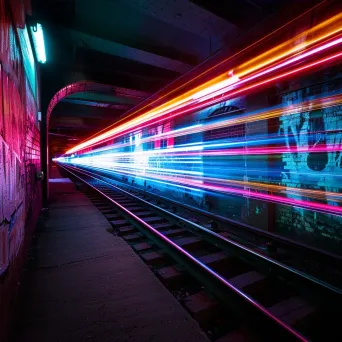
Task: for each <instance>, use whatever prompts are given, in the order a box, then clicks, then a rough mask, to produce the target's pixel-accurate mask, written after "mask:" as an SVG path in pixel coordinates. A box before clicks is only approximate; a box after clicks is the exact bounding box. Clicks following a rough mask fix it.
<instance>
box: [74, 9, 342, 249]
mask: <svg viewBox="0 0 342 342" xmlns="http://www.w3.org/2000/svg"><path fill="white" fill-rule="evenodd" d="M335 5H336V3H335ZM335 5H334V6H335ZM339 6H340V5H339ZM336 13H341V11H340V8H335V7H327V8H325V9H324V11H323V10H322V8H321V9H320V10H317V11H310V12H309V13H307V14H306V15H305V16H304V17H302V18H300V20H297V21H294V22H291V25H289V26H287V27H286V28H285V29H283V30H279V32H277V33H276V34H275V35H274V36H273V35H272V38H270V40H266V41H265V42H264V43H262V44H260V46H259V44H258V48H257V52H258V51H259V54H260V53H261V52H263V51H272V50H270V49H272V48H274V47H277V46H278V45H279V44H280V43H281V42H288V43H289V46H288V48H289V49H290V48H294V47H296V46H303V45H302V43H304V42H306V41H310V39H311V38H312V36H311V35H312V31H310V30H309V29H311V28H315V27H316V28H317V24H318V23H321V22H323V20H326V19H327V18H331V16H332V15H333V14H336ZM308 32H311V33H308ZM259 49H260V50H259ZM261 50H262V51H261ZM260 51H261V52H260ZM255 53H256V52H255V50H254V51H253V50H252V51H250V52H248V54H247V56H246V57H244V56H242V60H243V58H246V60H248V58H253V57H255V56H258V53H256V54H255ZM313 56H314V54H313ZM306 57H307V56H306ZM317 58H318V57H317ZM308 60H309V61H310V59H308ZM315 61H316V59H315ZM306 62H307V61H306V58H304V61H303V62H302V63H306ZM239 63H241V61H238V60H236V61H234V59H233V60H232V61H229V62H227V64H224V63H223V65H224V67H225V72H226V71H227V70H235V67H238V66H239ZM340 66H341V63H340V61H337V60H336V61H335V62H328V61H327V60H325V63H322V64H320V66H319V67H317V68H316V67H315V68H313V69H312V70H311V71H310V72H303V73H298V74H297V73H295V72H293V73H291V74H290V73H289V74H288V76H289V77H285V78H284V79H280V80H279V81H273V80H272V82H269V83H265V84H262V86H258V87H255V88H253V90H251V91H246V92H245V93H244V95H243V96H238V95H235V94H239V93H238V92H236V93H235V94H234V95H232V96H231V98H230V99H229V100H226V101H222V100H221V103H218V104H215V105H214V106H211V107H208V108H206V109H203V110H199V111H193V112H190V111H189V112H186V113H185V114H184V115H173V113H171V114H170V113H169V114H170V115H165V117H164V119H163V120H159V121H157V122H158V123H157V124H155V125H154V124H151V125H150V126H148V128H140V127H139V126H138V127H131V128H130V131H129V132H128V133H127V134H126V133H124V134H122V135H118V137H117V138H114V139H113V141H104V142H102V145H101V143H100V144H99V145H97V146H96V147H95V148H94V159H93V160H92V158H91V157H90V158H87V156H84V157H85V161H84V162H82V158H81V157H82V156H81V155H82V153H88V152H89V150H87V148H85V149H84V150H83V151H81V152H80V153H79V155H76V157H75V158H73V157H72V158H71V160H73V161H72V162H74V163H75V164H78V165H85V166H91V167H94V168H95V169H96V168H97V169H99V168H100V167H99V166H98V164H97V163H98V162H99V163H101V162H102V161H101V158H99V159H95V158H97V157H96V156H95V154H96V153H97V152H96V148H101V147H105V145H107V148H108V149H110V146H113V151H114V152H119V153H121V152H124V154H125V155H124V156H122V155H121V156H120V155H116V156H110V155H109V156H108V157H107V158H108V159H106V157H104V160H105V163H103V164H102V165H103V168H101V170H103V169H105V170H108V171H109V172H107V174H110V175H111V177H116V178H120V179H123V180H124V181H127V182H129V183H132V184H135V185H137V186H140V187H146V188H147V189H148V190H149V191H152V192H155V193H157V194H160V195H164V196H167V197H171V198H173V199H175V200H177V201H179V202H184V203H187V204H190V205H193V206H198V207H200V208H203V209H206V210H209V211H211V212H213V213H216V214H220V215H222V216H225V217H228V218H230V219H234V220H237V221H240V222H242V223H245V224H248V225H251V226H254V227H257V228H259V229H263V230H268V231H270V232H272V233H278V234H280V235H282V236H285V237H290V238H291V239H294V240H297V241H299V242H304V243H306V244H309V245H313V246H315V247H319V248H322V249H325V250H327V251H334V252H336V253H339V254H341V250H342V249H341V244H342V230H341V223H342V216H341V214H340V213H341V200H340V195H339V194H340V193H341V192H342V182H341V177H342V168H341V165H342V164H341V152H340V149H341V146H342V145H341V144H342V140H341V127H342V126H341V123H342V110H341V106H340V105H335V104H334V105H332V104H330V105H327V106H325V105H323V106H317V103H318V102H320V103H322V104H325V103H326V102H329V98H330V97H331V96H336V95H338V96H340V95H341V94H342V73H341V67H340ZM286 70H287V69H286ZM289 70H290V69H289ZM276 75H277V73H276V72H275V73H274V76H276ZM261 79H262V77H261ZM187 90H188V89H187ZM179 93H180V92H179ZM177 94H178V93H177ZM315 103H316V104H315ZM314 104H315V105H314ZM304 107H305V108H306V109H305V110H304V109H303V108H304ZM231 108H236V109H237V110H238V111H236V110H235V111H234V110H230V109H231ZM279 108H282V111H281V114H279V116H276V117H272V116H271V117H272V119H268V118H269V116H268V115H266V114H267V113H268V114H269V111H273V110H277V109H279ZM291 108H296V109H295V112H293V110H294V109H291ZM217 111H218V112H220V113H219V115H220V117H221V118H222V122H224V120H226V119H229V118H230V117H234V115H236V116H238V115H240V113H243V115H244V116H243V117H244V118H245V117H248V116H249V115H253V114H255V113H258V112H267V113H266V114H265V115H266V116H261V117H262V119H261V118H260V119H258V120H257V121H254V122H253V121H248V120H246V119H245V120H246V123H243V124H242V125H241V124H239V125H233V124H232V125H231V126H232V127H228V129H227V130H226V134H225V135H223V134H222V132H221V133H220V134H219V136H218V137H216V138H214V139H217V142H218V143H221V142H225V143H228V145H226V146H229V147H228V148H227V149H230V148H232V147H234V146H236V145H234V144H236V141H235V140H234V139H236V138H239V139H240V143H241V141H242V144H240V145H239V146H242V149H241V150H240V151H239V154H238V155H230V156H229V153H228V154H227V155H226V156H222V155H219V154H217V153H216V154H211V155H214V156H215V157H214V158H212V157H210V156H209V157H208V155H209V154H207V155H206V156H204V157H203V156H202V155H204V153H203V154H202V153H197V156H198V159H197V160H198V164H197V166H196V165H191V163H188V162H187V164H185V163H184V165H181V163H180V162H179V160H180V159H179V155H177V156H176V157H175V158H174V159H172V158H173V157H170V158H168V157H167V154H166V153H163V149H164V148H166V147H167V148H170V147H171V148H173V147H175V146H176V147H179V146H180V145H182V144H192V143H197V144H198V145H199V146H202V147H203V145H205V144H204V142H205V141H206V139H207V138H208V137H206V135H207V136H208V134H207V132H205V133H204V134H202V133H198V132H196V130H193V131H192V132H194V133H190V134H187V135H181V136H179V135H178V136H177V133H175V132H173V133H172V134H170V135H168V134H167V133H168V132H169V131H172V130H175V131H177V130H181V129H184V128H186V127H188V126H192V125H201V124H203V123H205V122H207V121H206V120H208V118H210V117H211V116H212V115H213V114H215V112H217ZM239 111H240V112H239ZM265 118H267V119H265ZM217 120H218V121H219V120H220V119H219V118H218V119H217ZM143 127H144V126H143ZM217 131H220V129H217ZM160 133H165V135H164V136H168V137H172V136H173V134H174V139H173V141H167V140H169V138H168V139H165V138H164V139H162V140H164V141H162V140H161V138H158V137H157V138H155V139H154V140H153V136H155V135H158V134H160ZM216 133H217V132H216ZM216 133H215V132H213V134H214V135H215V134H216ZM210 134H211V133H210ZM149 137H152V141H151V140H149ZM145 138H146V139H147V140H145V141H148V142H146V143H141V140H143V141H144V139H145ZM210 139H211V138H210V137H209V140H210ZM259 139H261V142H258V140H259ZM211 141H213V140H211ZM253 141H254V142H253ZM255 142H257V143H255ZM117 143H118V145H116V144H117ZM120 144H121V145H120ZM253 144H254V145H253ZM115 146H118V147H115ZM122 146H123V147H122ZM253 146H258V148H259V149H260V150H261V153H260V154H259V155H258V154H257V155H254V154H253V153H250V152H249V151H250V149H249V148H250V147H253ZM317 146H318V147H319V148H320V149H321V150H320V151H321V152H319V151H316V152H315V147H317ZM182 147H184V146H182ZM279 147H280V151H281V152H274V150H272V149H273V148H279ZM205 148H208V149H209V148H210V147H203V149H205ZM90 149H91V148H90ZM212 149H213V150H215V148H212ZM155 150H158V151H155ZM142 151H146V152H148V151H151V152H152V153H150V154H149V153H145V154H142V153H140V152H142ZM159 151H160V152H159ZM131 152H132V154H131V156H129V154H130V153H131ZM154 152H158V153H155V154H153V153H154ZM183 152H184V151H183ZM186 152H188V151H186ZM214 152H215V151H214ZM99 153H100V154H101V153H102V152H101V151H100V152H99ZM105 153H106V152H104V155H105ZM185 154H186V153H185ZM155 156H156V157H155ZM79 157H80V159H79V160H77V159H78V158H79ZM83 160H84V159H83ZM183 160H184V158H183ZM175 162H176V164H175ZM100 165H101V164H100ZM175 165H176V166H175ZM233 169H235V170H233ZM178 171H179V172H178ZM191 171H197V172H198V173H197V175H198V176H197V175H196V177H198V179H197V180H198V181H199V182H202V183H197V184H200V185H198V186H195V188H196V189H191V188H190V187H189V186H186V185H188V184H189V181H188V183H186V182H185V181H184V180H182V177H184V175H188V174H189V172H191ZM148 172H150V173H148ZM182 172H183V174H182ZM170 174H171V175H176V176H175V177H169V178H167V177H160V176H165V175H166V176H170ZM213 174H214V176H213ZM205 176H210V177H211V178H214V177H216V178H218V179H219V180H218V181H217V180H216V179H215V180H214V182H216V183H215V184H214V185H215V186H216V185H217V184H222V183H224V182H223V181H225V180H227V181H229V182H227V183H228V186H226V189H228V190H226V189H224V190H226V191H221V192H220V191H219V190H217V189H218V188H217V187H211V188H210V187H204V186H202V184H203V182H206V181H207V184H208V183H209V182H210V180H206V178H205ZM153 177H154V179H153ZM177 177H178V179H177ZM188 178H189V177H188ZM208 178H209V177H208ZM208 178H207V179H208ZM146 179H147V180H146ZM170 179H171V181H170ZM160 180H162V181H160ZM202 180H203V181H202ZM237 181H238V182H239V184H238V185H236V184H237ZM172 183H173V184H172ZM175 183H180V184H181V186H178V185H177V186H174V184H175ZM227 183H225V184H227ZM248 183H249V184H248ZM253 183H254V184H253ZM193 184H194V183H193ZM231 184H232V185H231ZM255 184H256V185H255ZM184 185H185V186H184ZM224 186H225V185H224ZM237 186H239V190H241V191H239V192H237V191H233V190H235V189H236V187H237ZM253 186H254V188H253ZM234 187H235V188H234ZM199 188H200V190H199ZM208 189H209V191H207V190H208ZM213 189H214V190H213ZM215 189H216V190H215ZM221 189H222V187H221ZM234 193H235V194H236V193H237V194H238V195H231V194H234ZM251 194H252V196H251ZM278 194H279V195H278ZM260 195H261V196H260ZM277 196H278V198H276V197H277ZM283 199H284V201H283ZM284 202H285V203H287V204H283V203H284ZM320 206H324V208H325V209H322V210H321V211H320V210H319V209H320V208H319V207H320ZM326 207H329V208H328V209H329V211H328V210H326V209H327V208H326ZM336 209H337V210H336Z"/></svg>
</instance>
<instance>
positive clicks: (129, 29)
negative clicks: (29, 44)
mask: <svg viewBox="0 0 342 342" xmlns="http://www.w3.org/2000/svg"><path fill="white" fill-rule="evenodd" d="M291 3H294V1H292V0H287V1H285V0H253V1H252V0H230V1H221V0H191V1H189V0H96V1H94V0H35V1H33V12H34V15H33V17H32V18H31V20H32V23H35V22H39V23H41V24H42V25H43V29H44V36H45V45H46V51H47V63H46V64H44V65H41V88H42V103H43V109H44V108H46V107H47V105H48V102H49V101H50V99H51V98H52V96H53V95H54V94H55V93H56V92H57V91H58V90H59V89H61V88H62V87H64V86H66V85H68V84H70V83H73V82H77V81H84V80H87V81H95V82H99V83H103V84H110V85H113V86H117V87H123V88H125V89H127V92H128V93H129V91H130V90H132V91H136V90H139V91H142V92H143V93H144V96H142V97H140V98H131V97H127V96H120V95H119V96H118V95H117V94H115V93H113V92H111V91H101V92H95V93H94V92H83V93H78V94H74V95H73V96H70V97H67V98H65V99H64V100H63V101H62V102H61V103H59V104H58V105H57V106H56V108H55V109H54V111H53V114H52V116H51V122H50V146H51V155H56V154H60V153H62V152H64V151H65V150H66V149H67V148H68V147H69V146H72V145H74V144H75V143H76V142H77V141H80V140H82V139H84V138H86V137H88V136H89V135H91V134H93V133H95V132H97V131H98V130H100V129H102V128H104V127H106V126H108V125H109V124H110V123H112V122H114V121H115V120H116V119H118V118H119V117H120V116H121V115H123V114H124V113H125V111H127V110H128V109H130V108H132V107H133V106H135V105H137V104H138V103H139V102H140V101H142V100H143V99H144V98H146V97H148V96H149V95H151V94H153V93H154V92H156V91H157V90H159V89H161V88H162V87H163V86H165V85H167V84H168V83H170V82H171V81H173V80H174V79H176V78H178V77H179V76H180V75H182V74H184V73H186V72H187V71H189V70H191V69H192V68H193V67H194V66H196V65H198V64H199V63H200V62H202V61H203V60H205V59H207V58H208V57H210V56H211V55H212V54H214V53H215V52H216V51H219V50H220V49H221V48H222V47H223V46H227V45H229V44H230V43H231V42H232V41H234V40H236V39H237V38H238V37H239V36H241V35H242V34H244V33H246V31H248V30H250V29H251V28H253V26H254V25H256V24H257V23H258V22H261V21H262V20H263V19H265V18H267V17H268V16H270V15H271V14H272V13H274V12H275V11H277V10H278V9H279V8H280V7H282V6H284V5H286V6H290V5H291Z"/></svg>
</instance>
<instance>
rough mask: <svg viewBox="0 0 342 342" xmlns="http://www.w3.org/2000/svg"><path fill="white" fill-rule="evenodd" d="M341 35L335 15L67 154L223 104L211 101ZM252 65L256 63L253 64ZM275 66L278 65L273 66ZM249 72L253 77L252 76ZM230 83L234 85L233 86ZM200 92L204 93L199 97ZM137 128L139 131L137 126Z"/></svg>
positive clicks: (340, 16)
mask: <svg viewBox="0 0 342 342" xmlns="http://www.w3.org/2000/svg"><path fill="white" fill-rule="evenodd" d="M341 31H342V14H338V15H336V16H334V17H332V18H330V19H328V20H326V21H324V22H323V23H321V24H319V25H317V26H315V27H314V28H312V29H310V30H308V31H307V32H304V33H301V34H299V35H297V36H296V37H294V38H292V39H290V40H288V41H287V42H286V43H283V44H280V45H279V46H277V47H274V48H273V49H271V50H270V51H268V52H266V53H265V54H261V55H260V56H258V57H256V59H254V60H253V59H252V60H250V61H249V62H246V63H247V65H246V64H242V65H241V66H240V67H239V66H236V68H233V69H231V70H230V71H229V73H228V72H227V76H228V79H226V80H225V79H222V77H223V76H222V75H221V76H219V77H215V78H214V79H213V80H211V81H209V82H207V83H205V84H204V85H201V86H199V87H196V88H194V89H193V90H191V91H189V92H187V93H185V94H183V95H182V96H179V97H177V98H175V99H173V100H172V101H168V102H167V103H165V104H163V105H161V106H159V107H157V108H155V109H153V110H151V111H148V112H146V113H144V114H142V115H140V116H139V117H137V118H133V119H132V120H130V121H129V122H127V123H123V124H121V125H119V126H118V127H115V128H113V129H111V130H110V131H108V132H105V133H103V134H101V135H99V136H96V137H94V138H92V139H90V140H88V141H85V142H83V143H81V144H79V145H77V146H75V147H74V148H72V149H70V150H69V151H67V154H71V153H74V152H76V151H78V150H80V149H83V148H85V147H88V146H92V145H94V144H97V143H99V142H100V141H104V140H105V139H108V138H112V137H114V136H116V135H117V134H119V133H124V132H126V133H127V131H128V130H130V129H132V128H136V127H137V126H139V125H142V124H143V123H146V122H149V121H151V120H155V119H157V118H160V117H163V116H164V117H165V116H166V115H167V114H171V113H172V112H175V111H179V112H178V113H177V114H176V113H173V114H172V117H174V116H176V115H181V114H185V113H186V112H189V111H194V110H198V109H200V108H203V107H207V106H209V105H212V104H214V103H217V102H218V101H223V100H224V98H220V99H215V100H213V97H215V96H218V95H221V94H223V93H225V92H228V91H229V90H230V89H232V87H234V86H236V87H238V86H239V84H240V85H241V84H242V82H243V83H248V82H250V81H252V80H255V79H257V78H260V77H262V76H264V75H265V74H267V73H271V72H274V71H275V70H279V71H280V70H281V69H283V68H285V67H288V66H289V65H291V64H295V62H298V61H299V60H301V59H304V58H307V57H313V56H315V55H320V54H321V53H322V52H325V51H326V50H331V48H333V47H336V46H338V45H340V44H341V37H337V38H335V39H334V40H331V41H329V42H325V43H324V40H327V39H330V38H332V37H333V36H334V35H336V34H338V33H339V32H341ZM308 35H313V36H314V38H311V39H307V40H306V42H305V43H303V44H294V43H295V42H296V41H298V40H300V39H301V38H302V37H304V36H305V37H306V36H308ZM322 42H323V43H322ZM291 44H292V45H294V47H292V48H289V47H290V46H291ZM315 44H320V45H319V46H316V45H315ZM283 49H285V51H283ZM286 49H287V50H286ZM305 49H307V50H308V51H305ZM278 51H281V52H279V53H278V54H276V52H278ZM271 53H274V54H275V55H274V56H272V58H268V56H269V54H271ZM294 54H298V55H297V56H294V57H292V58H290V57H291V56H293V55H294ZM341 55H342V53H335V54H332V55H330V56H327V57H324V58H321V59H319V60H316V61H314V62H311V63H308V64H306V65H304V66H301V67H299V68H298V67H297V68H294V69H292V70H288V71H286V72H283V73H281V74H279V75H277V76H274V77H270V78H269V79H266V80H262V81H260V82H257V83H255V84H252V85H249V86H245V87H244V88H242V89H239V90H235V91H232V92H230V94H226V95H225V99H227V98H229V97H232V96H237V95H239V94H242V93H243V92H246V91H248V90H252V89H254V88H256V87H260V86H262V85H266V84H268V83H271V82H274V81H276V80H279V79H282V78H286V77H289V76H291V75H294V74H296V73H300V72H303V71H306V70H309V69H311V68H314V67H317V66H319V65H321V64H323V63H326V62H329V61H333V60H336V59H339V58H340V57H341ZM284 58H290V59H288V60H287V61H283V62H281V61H282V60H283V59H284ZM253 61H254V64H253ZM256 61H257V62H258V63H256ZM275 62H278V63H279V64H278V65H274V63H275ZM246 66H248V68H246ZM266 66H267V67H268V69H267V70H266V69H265V67H266ZM232 71H233V72H234V75H233V76H229V74H231V72H232ZM253 72H254V73H255V74H252V73H253ZM250 74H252V75H251V76H249V78H248V77H247V78H246V79H243V78H244V77H246V76H247V75H250ZM227 76H226V78H227ZM234 81H236V82H234ZM220 82H221V83H220ZM227 83H228V84H229V86H228V87H227ZM234 83H236V85H234ZM218 84H220V87H222V89H221V90H217V91H214V92H211V89H216V88H217V85H218ZM212 87H214V88H212ZM203 91H204V93H200V92H203ZM207 92H209V94H208V95H204V96H202V95H199V94H206V93H207ZM194 97H195V99H194ZM198 101H200V104H199V103H198ZM185 110H186V111H185ZM153 123H154V124H155V123H156V122H155V121H154V122H153ZM140 128H142V127H141V126H140Z"/></svg>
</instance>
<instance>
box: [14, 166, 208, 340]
mask: <svg viewBox="0 0 342 342" xmlns="http://www.w3.org/2000/svg"><path fill="white" fill-rule="evenodd" d="M52 177H53V178H52V180H51V182H50V191H51V205H50V209H49V212H48V214H47V218H46V220H45V223H44V226H43V228H42V229H41V232H40V235H39V238H38V242H37V244H36V249H37V252H36V256H35V260H36V262H35V263H34V267H32V266H31V267H30V269H29V271H28V275H27V277H26V278H27V280H26V282H25V288H24V291H23V292H24V295H23V301H22V308H21V317H20V319H18V324H17V326H16V332H17V336H16V337H15V338H14V339H13V340H15V341H20V342H32V341H35V342H40V341H41V342H43V341H44V342H45V341H49V342H57V341H58V342H59V341H63V342H68V341H73V342H76V341H82V342H83V341H99V342H106V341H111V342H113V341H118V342H121V341H122V342H124V341H139V342H143V341H163V342H167V341H170V342H175V341H184V342H188V341H189V342H191V341H209V340H208V338H207V337H206V336H205V335H204V334H203V333H202V332H201V330H200V328H199V326H198V324H197V323H196V322H195V321H194V320H193V319H192V318H191V316H190V315H189V314H188V313H187V312H186V311H185V309H184V308H183V307H182V306H181V305H180V304H179V303H178V302H177V301H176V299H175V298H174V297H173V296H172V295H171V294H170V293H169V292H168V291H167V290H166V288H164V286H163V285H162V284H161V283H160V282H159V280H158V279H157V278H156V277H155V276H154V275H153V274H152V272H151V271H150V269H149V268H148V267H147V266H146V265H145V264H144V263H143V262H142V261H141V259H140V258H139V257H138V256H137V255H136V254H135V253H134V252H133V250H132V249H131V248H130V247H129V246H128V245H127V243H126V242H125V241H124V240H123V239H122V238H120V237H115V236H113V235H111V234H110V233H108V232H107V229H110V228H111V225H110V223H109V222H108V221H107V220H106V219H105V218H104V216H103V215H102V214H101V213H100V212H99V211H98V210H97V209H96V208H95V207H94V206H93V205H92V204H91V202H90V201H89V200H88V199H87V198H86V197H85V196H84V195H83V194H82V193H80V192H78V191H77V190H76V189H75V187H74V185H73V183H71V182H70V180H69V179H65V178H64V179H63V178H60V175H59V174H58V171H57V169H56V168H53V170H52Z"/></svg>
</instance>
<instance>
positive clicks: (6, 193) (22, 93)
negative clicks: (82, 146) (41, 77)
mask: <svg viewBox="0 0 342 342" xmlns="http://www.w3.org/2000/svg"><path fill="white" fill-rule="evenodd" d="M0 10H1V21H0V180H1V182H0V250H1V252H0V274H1V273H3V272H4V271H5V270H6V268H7V267H8V266H9V265H10V263H11V262H12V261H13V260H14V259H15V257H16V256H17V254H18V251H19V249H20V247H21V245H22V242H23V240H24V236H25V225H26V222H27V220H28V219H29V217H30V212H31V211H32V207H33V203H34V201H35V199H38V198H37V196H39V194H40V189H39V188H40V186H39V184H38V183H37V181H36V179H35V174H36V171H37V170H39V169H40V143H39V140H40V133H39V129H38V126H37V120H36V113H37V102H36V99H35V97H34V92H33V91H32V72H31V71H32V70H29V68H24V61H25V60H28V61H29V62H27V63H26V64H28V63H30V64H32V55H31V53H29V52H30V51H31V49H29V48H28V47H27V40H26V46H25V47H24V48H23V47H22V46H21V45H20V41H19V40H18V35H17V34H16V31H19V30H23V28H20V27H18V26H15V25H13V24H12V22H11V16H10V15H9V8H7V7H6V6H5V3H4V1H3V0H0ZM24 29H25V28H24ZM17 33H19V32H17ZM33 70H35V69H33ZM29 71H30V73H29ZM34 77H35V78H36V77H37V76H36V75H34Z"/></svg>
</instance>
